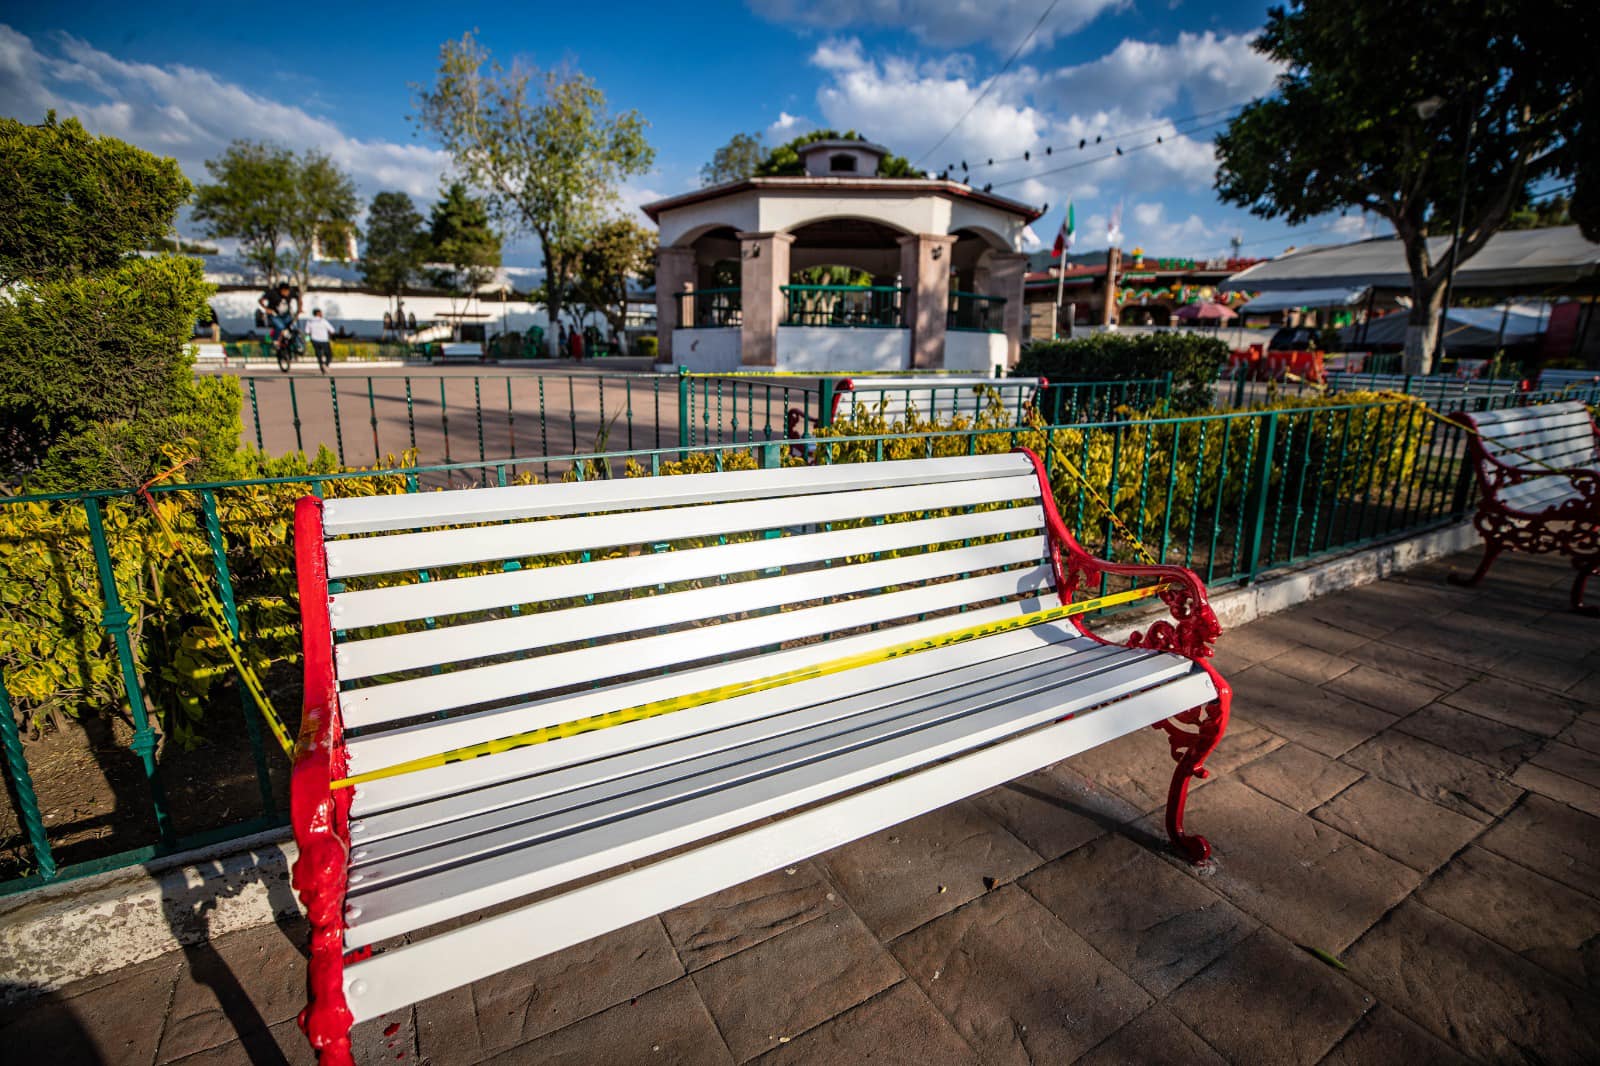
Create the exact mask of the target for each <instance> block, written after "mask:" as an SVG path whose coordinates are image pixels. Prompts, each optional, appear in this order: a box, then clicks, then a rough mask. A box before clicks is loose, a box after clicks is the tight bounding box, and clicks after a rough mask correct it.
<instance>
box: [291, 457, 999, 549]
mask: <svg viewBox="0 0 1600 1066" xmlns="http://www.w3.org/2000/svg"><path fill="white" fill-rule="evenodd" d="M1019 459H1020V457H1019V456H1015V455H1010V454H1006V455H975V456H962V457H958V458H955V459H952V460H950V461H948V462H946V463H944V464H942V465H940V466H939V467H938V468H937V469H932V468H930V467H929V466H927V464H926V460H921V459H897V460H890V461H887V462H882V463H865V464H862V463H842V464H837V465H829V466H808V467H785V468H782V469H774V470H731V471H725V472H721V473H707V474H680V475H677V476H674V477H651V478H617V479H609V480H600V481H582V482H568V483H564V484H545V485H509V486H506V487H503V488H488V489H456V490H453V491H448V492H425V493H410V494H406V495H395V496H364V497H349V498H342V499H332V500H328V501H327V502H326V503H324V505H323V529H324V531H325V535H326V536H328V537H342V536H348V535H350V534H354V533H380V532H386V531H392V530H400V529H421V528H427V527H432V526H448V525H461V524H464V523H470V522H505V521H511V520H515V519H527V518H548V517H552V516H560V515H574V514H584V515H590V514H604V513H606V512H608V511H619V510H620V511H632V510H642V509H647V508H654V507H673V506H679V505H683V504H699V503H715V502H721V501H727V500H755V499H768V498H779V497H783V496H794V495H807V494H814V493H822V492H829V491H832V490H834V489H837V488H840V487H848V488H853V489H862V488H890V487H895V486H902V485H921V484H928V483H942V482H949V481H967V480H973V479H977V478H988V477H1005V476H1014V475H1017V474H1022V473H1027V472H1028V470H1029V465H1028V463H1027V461H1026V460H1025V459H1022V460H1021V461H1019Z"/></svg>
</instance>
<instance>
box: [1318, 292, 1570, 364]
mask: <svg viewBox="0 0 1600 1066" xmlns="http://www.w3.org/2000/svg"><path fill="white" fill-rule="evenodd" d="M1409 317H1410V316H1409V315H1407V314H1406V312H1405V311H1404V310H1400V311H1394V312H1391V313H1390V314H1387V315H1383V316H1382V317H1380V318H1374V319H1372V320H1371V321H1370V322H1367V323H1366V324H1365V325H1361V324H1359V323H1358V324H1356V325H1353V326H1346V327H1345V328H1343V329H1341V330H1340V331H1339V340H1340V342H1341V343H1342V344H1343V346H1344V347H1346V348H1392V347H1396V346H1399V345H1403V344H1405V340H1406V322H1407V319H1408V318H1409ZM1549 321H1550V316H1549V313H1548V312H1547V311H1546V310H1545V309H1544V308H1541V307H1538V306H1535V305H1528V304H1509V305H1507V304H1502V305H1501V306H1499V307H1452V308H1450V310H1449V312H1448V313H1447V314H1446V315H1445V326H1444V338H1443V339H1444V346H1445V350H1446V351H1450V352H1459V351H1469V350H1474V349H1486V350H1493V349H1495V348H1498V347H1501V346H1502V345H1510V344H1522V343H1526V342H1528V341H1531V340H1534V339H1535V338H1536V337H1538V335H1539V333H1540V332H1541V331H1542V330H1543V329H1544V327H1545V325H1546V324H1547V323H1548V322H1549Z"/></svg>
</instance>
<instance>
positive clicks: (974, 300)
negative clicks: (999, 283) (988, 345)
mask: <svg viewBox="0 0 1600 1066" xmlns="http://www.w3.org/2000/svg"><path fill="white" fill-rule="evenodd" d="M1005 327H1006V298H1005V297H1004V296H983V295H981V294H979V293H975V292H957V291H954V290H952V291H951V293H950V307H949V310H948V311H946V313H945V324H944V328H945V329H953V330H956V331H958V332H971V333H1000V332H1002V331H1004V330H1005Z"/></svg>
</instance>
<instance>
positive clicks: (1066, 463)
mask: <svg viewBox="0 0 1600 1066" xmlns="http://www.w3.org/2000/svg"><path fill="white" fill-rule="evenodd" d="M1056 456H1057V457H1058V458H1059V459H1060V460H1061V465H1062V466H1063V467H1065V468H1066V471H1067V473H1068V474H1070V475H1071V476H1072V477H1075V478H1077V479H1078V484H1080V485H1082V486H1083V487H1084V488H1085V489H1086V490H1088V493H1089V496H1090V498H1092V499H1093V500H1094V502H1095V503H1098V504H1099V505H1100V506H1101V507H1104V508H1105V509H1106V517H1107V518H1109V519H1111V524H1112V525H1114V526H1116V527H1117V529H1118V531H1119V532H1121V533H1122V535H1123V536H1124V537H1127V538H1128V540H1129V542H1130V543H1132V544H1133V547H1134V549H1135V550H1136V551H1137V552H1138V553H1139V557H1140V558H1142V559H1143V560H1144V561H1145V562H1146V563H1149V564H1150V565H1151V566H1160V565H1161V560H1160V559H1157V558H1156V555H1155V552H1153V551H1151V550H1150V549H1149V548H1146V547H1145V546H1144V541H1142V540H1140V539H1139V538H1138V537H1137V536H1136V535H1135V534H1134V532H1133V530H1131V529H1129V528H1128V524H1127V523H1126V522H1124V521H1123V520H1122V519H1120V518H1118V517H1117V512H1116V509H1115V508H1113V507H1112V506H1111V504H1110V502H1109V501H1107V499H1106V498H1105V497H1104V496H1102V495H1100V493H1099V491H1098V490H1097V489H1096V488H1095V487H1094V486H1093V485H1091V484H1089V479H1088V478H1087V477H1085V476H1084V474H1083V471H1081V470H1079V469H1078V468H1077V467H1076V466H1074V465H1073V463H1072V460H1071V459H1068V458H1067V456H1066V453H1065V452H1062V451H1058V452H1056Z"/></svg>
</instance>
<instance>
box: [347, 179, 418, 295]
mask: <svg viewBox="0 0 1600 1066" xmlns="http://www.w3.org/2000/svg"><path fill="white" fill-rule="evenodd" d="M365 244H366V247H365V248H364V249H363V255H362V257H361V276H362V278H363V279H364V280H365V281H366V283H367V284H368V285H371V286H372V287H373V288H375V289H377V290H378V291H379V292H381V293H384V294H385V295H387V296H394V295H397V294H399V293H401V292H404V291H405V288H406V286H407V285H408V284H410V283H411V280H412V278H414V277H415V276H416V274H417V271H418V270H419V269H420V268H421V266H422V262H423V260H424V259H426V258H427V254H428V234H427V232H426V231H425V230H424V229H423V228H422V216H421V215H420V214H418V213H417V209H416V206H415V205H414V204H412V202H411V197H409V196H407V195H406V194H405V193H403V192H380V193H379V194H378V195H376V196H374V197H373V198H372V206H371V207H370V208H368V209H367V232H366V240H365Z"/></svg>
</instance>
